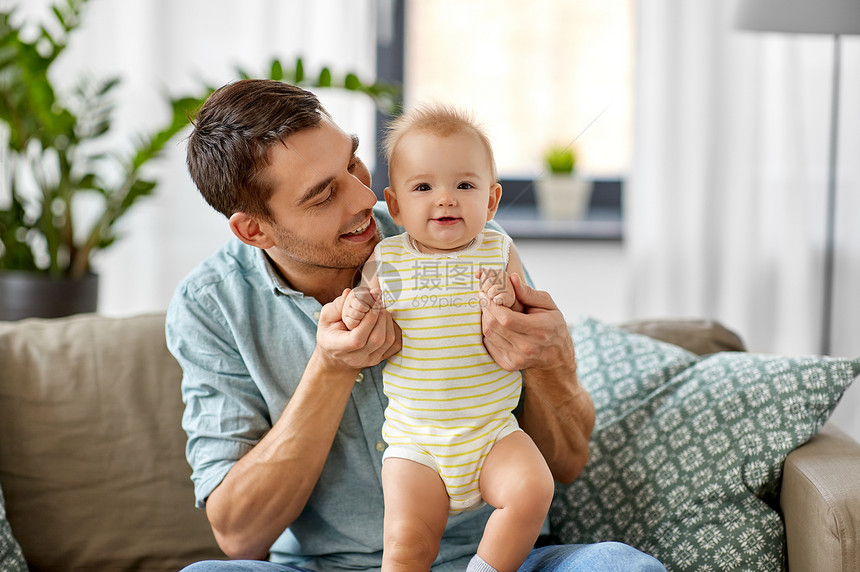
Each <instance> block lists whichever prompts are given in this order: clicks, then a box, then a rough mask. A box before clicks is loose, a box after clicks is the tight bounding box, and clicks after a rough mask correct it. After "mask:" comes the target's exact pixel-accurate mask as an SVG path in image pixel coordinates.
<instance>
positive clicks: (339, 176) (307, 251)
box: [261, 118, 380, 274]
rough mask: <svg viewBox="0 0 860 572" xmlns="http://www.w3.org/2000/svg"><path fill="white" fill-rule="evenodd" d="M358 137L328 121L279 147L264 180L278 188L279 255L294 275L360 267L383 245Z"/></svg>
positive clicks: (271, 230) (274, 231)
mask: <svg viewBox="0 0 860 572" xmlns="http://www.w3.org/2000/svg"><path fill="white" fill-rule="evenodd" d="M357 146H358V139H357V138H355V137H352V136H350V135H348V134H346V133H344V132H343V131H342V130H341V129H340V128H338V127H337V126H336V125H335V124H334V123H332V122H331V121H330V120H328V119H326V118H324V119H323V120H322V121H321V122H320V125H319V126H318V127H316V128H311V129H305V130H303V131H300V132H299V133H295V134H293V135H290V136H289V137H287V139H286V140H285V144H284V145H275V146H274V147H273V148H272V149H271V151H270V153H271V155H270V160H271V162H270V165H269V166H268V167H267V168H266V171H265V173H264V176H266V177H267V178H268V179H269V182H270V184H271V185H272V189H273V191H272V195H271V198H270V199H269V210H270V212H271V215H272V218H273V222H270V223H261V227H262V228H263V229H264V230H265V231H266V233H267V234H268V235H269V237H270V238H271V239H272V240H274V242H275V247H274V250H275V252H274V253H271V254H273V257H274V258H275V259H276V262H277V263H278V264H279V265H280V266H281V267H282V268H283V269H284V270H286V271H287V272H288V274H289V272H290V271H291V270H292V271H301V269H302V268H305V269H307V268H309V267H310V268H315V269H329V268H334V269H346V268H357V267H358V266H360V265H361V264H363V263H364V261H365V260H367V258H368V256H370V254H371V253H372V252H373V247H374V246H376V243H377V242H379V240H380V238H379V230H378V228H377V226H376V221H375V220H374V219H373V212H372V208H373V205H374V204H375V203H376V196H375V195H374V194H373V191H371V190H370V172H369V171H368V170H367V167H366V166H365V165H364V163H362V162H361V160H360V159H359V158H358V157H357V156H356V155H355V151H356V148H357Z"/></svg>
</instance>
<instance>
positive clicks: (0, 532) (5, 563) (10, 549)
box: [0, 489, 27, 572]
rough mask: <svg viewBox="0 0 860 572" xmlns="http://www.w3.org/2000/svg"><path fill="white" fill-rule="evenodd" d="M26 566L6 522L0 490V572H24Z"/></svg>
mask: <svg viewBox="0 0 860 572" xmlns="http://www.w3.org/2000/svg"><path fill="white" fill-rule="evenodd" d="M26 570H27V564H25V563H24V555H23V554H21V547H20V546H19V545H18V542H17V541H16V540H15V537H14V536H12V529H11V528H10V527H9V521H7V520H6V504H5V502H4V500H3V491H2V489H0V572H26Z"/></svg>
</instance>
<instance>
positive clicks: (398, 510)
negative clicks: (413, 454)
mask: <svg viewBox="0 0 860 572" xmlns="http://www.w3.org/2000/svg"><path fill="white" fill-rule="evenodd" d="M382 492H383V494H384V496H385V521H384V525H383V551H382V570H383V571H384V572H391V571H398V570H402V571H405V572H413V571H416V570H421V571H424V570H430V565H431V564H432V563H433V560H435V559H436V555H437V554H438V553H439V543H440V542H441V541H442V533H443V532H445V524H446V523H447V522H448V493H447V492H446V491H445V485H444V484H443V483H442V478H441V477H440V476H439V474H438V473H436V471H434V470H433V469H431V468H429V467H426V466H424V465H422V464H420V463H416V462H414V461H410V460H408V459H398V458H394V457H392V458H388V459H385V462H384V463H383V464H382Z"/></svg>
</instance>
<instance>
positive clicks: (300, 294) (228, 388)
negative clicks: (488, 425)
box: [167, 80, 663, 572]
mask: <svg viewBox="0 0 860 572" xmlns="http://www.w3.org/2000/svg"><path fill="white" fill-rule="evenodd" d="M357 147H358V140H357V138H355V137H351V136H350V135H348V134H346V133H344V132H343V131H342V130H341V129H339V128H338V127H337V125H336V124H335V123H334V122H333V120H332V119H331V117H330V116H329V115H328V113H327V112H326V111H325V110H324V109H323V108H322V107H321V106H320V104H319V102H318V100H317V99H316V97H315V96H313V94H311V93H309V92H306V91H304V90H301V89H299V88H297V87H294V86H290V85H288V84H284V83H281V82H274V81H268V80H246V81H240V82H237V83H234V84H231V85H228V86H225V87H224V88H221V89H220V90H218V91H217V92H215V93H214V94H213V95H212V96H211V97H210V98H209V100H208V101H207V102H206V103H205V104H204V106H203V108H202V109H201V110H200V112H199V114H198V117H197V119H196V122H195V128H194V131H193V132H192V134H191V136H190V137H189V142H188V168H189V171H190V173H191V177H192V179H193V180H194V182H195V183H196V185H197V187H198V189H199V190H200V192H201V194H202V195H203V196H204V198H205V199H206V200H207V202H209V204H210V205H212V206H213V207H214V208H215V209H216V210H218V211H219V212H221V213H223V214H224V215H225V216H226V217H228V219H229V225H230V229H231V230H232V231H233V234H235V235H236V237H237V240H234V241H231V242H230V243H228V244H227V245H225V246H224V247H223V248H221V250H219V251H218V252H217V253H215V254H214V255H213V256H212V257H210V258H209V259H207V260H206V261H204V262H203V263H202V264H201V265H200V266H199V267H198V268H197V269H196V270H194V271H193V272H192V273H191V275H190V276H189V277H188V278H187V279H186V280H185V281H183V282H182V284H180V286H179V288H178V289H177V292H176V294H175V296H174V299H173V301H172V302H171V305H170V308H169V311H168V316H167V339H168V346H169V347H170V350H171V352H172V353H173V354H174V355H175V356H176V358H177V360H178V361H179V363H180V365H181V366H182V368H183V382H182V394H183V399H184V400H185V403H186V409H185V414H184V416H183V427H184V428H185V430H186V432H187V433H188V446H187V456H188V460H189V462H190V464H191V466H192V468H193V475H192V479H193V481H194V484H195V494H196V498H197V505H198V506H200V507H205V509H206V514H207V517H208V519H209V522H210V524H211V525H212V530H213V532H214V534H215V538H216V540H217V541H218V544H219V546H221V548H222V549H223V550H224V552H225V554H227V556H229V557H230V558H234V559H242V560H246V562H241V563H240V562H223V563H215V562H206V563H198V564H196V565H194V566H193V567H192V568H193V569H194V570H197V571H198V572H200V571H202V570H210V569H211V570H251V569H254V570H256V569H258V568H259V570H261V571H262V570H272V571H273V572H274V571H280V570H301V569H314V570H346V569H351V570H355V569H359V570H373V569H378V568H379V565H380V562H381V549H382V514H383V503H382V487H381V482H380V471H381V463H382V453H383V451H384V448H385V445H384V442H382V440H381V435H380V430H381V427H382V422H383V410H384V407H385V397H384V395H383V394H382V377H381V365H380V362H381V361H383V360H384V359H386V358H387V357H388V356H390V355H392V354H394V353H395V352H396V351H397V350H398V349H399V347H400V337H399V331H398V330H397V329H396V328H395V326H394V323H393V321H392V320H391V317H390V315H389V314H388V312H386V311H385V310H374V311H373V314H372V316H371V319H367V320H364V321H362V324H361V325H360V326H359V327H357V328H355V329H354V330H348V329H347V328H346V327H345V326H344V324H343V322H341V320H340V317H341V309H342V305H343V299H344V295H345V294H346V293H348V292H349V288H351V287H352V286H353V285H354V284H355V282H356V278H357V271H358V268H359V267H360V266H361V265H362V264H363V263H364V261H365V260H366V259H367V257H368V256H369V255H370V254H371V252H372V250H373V248H374V246H375V245H376V243H377V242H378V241H379V240H380V234H384V235H386V236H388V235H391V234H394V233H397V232H400V229H398V228H397V227H396V226H395V225H394V224H393V223H392V221H391V219H390V217H389V216H388V215H387V212H386V211H385V209H384V205H383V206H382V207H381V208H376V209H375V206H376V197H375V195H374V194H373V192H372V191H371V190H370V174H369V172H368V170H367V168H366V167H365V166H364V164H363V163H362V162H361V160H360V159H359V158H358V157H357V156H356V150H357ZM514 286H515V290H516V295H517V298H518V299H519V301H520V302H521V303H522V304H523V305H524V306H525V307H526V313H525V314H518V313H513V312H511V311H510V310H509V309H508V308H506V307H503V306H500V307H498V308H495V307H494V308H493V309H492V311H491V312H488V313H487V316H486V318H485V319H484V330H485V332H486V336H485V345H486V347H487V349H488V351H489V352H490V354H491V355H492V356H493V358H494V359H495V360H496V361H497V362H499V364H500V365H502V366H503V367H505V368H506V369H509V370H524V400H523V405H522V407H521V411H520V412H519V415H518V419H519V422H520V425H521V426H522V428H523V429H524V430H525V431H527V432H528V433H529V435H530V436H531V437H532V439H533V440H534V441H535V443H536V444H537V445H538V447H539V449H540V451H541V453H542V454H543V455H544V457H545V458H546V460H547V464H548V465H549V467H550V469H551V471H552V473H553V476H554V477H555V478H556V480H559V481H561V482H571V481H572V480H573V479H575V478H576V476H577V475H578V474H579V473H580V471H581V470H582V469H583V467H584V466H585V463H586V460H587V456H588V439H589V436H590V434H591V430H592V426H593V424H594V408H593V405H592V403H591V399H590V397H589V396H588V394H587V393H586V392H585V391H584V390H583V389H582V388H581V387H580V386H579V384H578V382H577V379H576V363H575V358H574V350H573V343H572V341H571V339H570V336H569V334H568V332H567V328H566V325H565V322H564V318H563V317H562V315H561V313H560V312H558V310H557V309H556V307H555V305H554V303H553V302H552V300H551V298H550V297H549V295H547V294H546V293H544V292H539V291H535V290H532V289H531V288H529V287H528V286H526V285H525V284H523V283H522V282H521V281H519V280H516V281H515V282H514ZM489 510H491V509H490V508H489V507H487V508H485V509H484V510H477V511H470V512H466V513H463V514H461V515H457V516H455V517H452V518H451V519H450V521H449V523H448V526H447V528H446V532H445V536H444V538H443V540H442V546H441V548H440V552H439V557H438V559H437V561H436V566H434V570H438V571H448V570H452V571H453V570H464V569H465V567H466V564H467V563H468V561H469V559H470V558H471V556H472V555H473V554H474V553H475V549H476V547H477V542H478V541H479V540H480V537H481V532H482V530H483V527H484V524H485V522H486V519H487V517H488V515H489ZM267 556H268V558H269V560H271V562H250V561H252V560H260V559H264V558H266V557H267ZM601 561H605V562H607V563H608V565H612V566H619V565H620V566H622V567H623V569H627V570H630V569H640V568H639V566H640V565H641V566H644V567H643V568H641V569H649V568H647V566H656V568H651V569H657V570H662V569H663V568H662V567H660V566H659V564H658V563H656V561H654V560H653V559H650V557H647V556H645V555H642V554H640V553H638V552H636V551H634V550H632V549H630V548H629V547H626V546H623V545H619V544H616V543H609V544H605V545H591V546H586V547H559V548H554V547H553V548H545V549H543V550H542V551H535V552H533V554H532V556H530V559H529V561H527V562H526V565H524V568H523V569H524V570H525V569H528V570H573V569H579V568H575V566H578V565H579V564H580V563H582V565H583V566H584V567H583V568H581V569H583V570H585V569H591V570H594V569H599V567H597V568H596V567H595V564H594V563H595V562H601ZM549 562H554V563H556V562H557V563H556V564H552V565H550V564H548V563H549ZM529 566H530V567H529ZM630 566H633V568H631V567H630Z"/></svg>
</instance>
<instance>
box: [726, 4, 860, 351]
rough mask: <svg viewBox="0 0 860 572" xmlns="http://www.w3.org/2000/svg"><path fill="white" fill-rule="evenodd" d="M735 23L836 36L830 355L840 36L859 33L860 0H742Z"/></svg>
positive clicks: (828, 240)
mask: <svg viewBox="0 0 860 572" xmlns="http://www.w3.org/2000/svg"><path fill="white" fill-rule="evenodd" d="M735 25H736V27H737V28H740V29H743V30H754V31H761V32H785V33H789V34H829V35H832V36H833V88H832V89H833V91H832V101H831V108H830V154H829V161H828V171H827V219H826V225H825V233H826V235H825V240H824V288H823V294H822V309H821V354H822V355H828V354H830V336H831V329H832V320H833V255H834V223H835V219H836V160H837V145H838V139H839V131H838V127H839V123H838V119H839V71H840V54H841V44H840V36H842V35H844V34H860V0H740V2H739V4H738V12H737V17H736V20H735Z"/></svg>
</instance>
